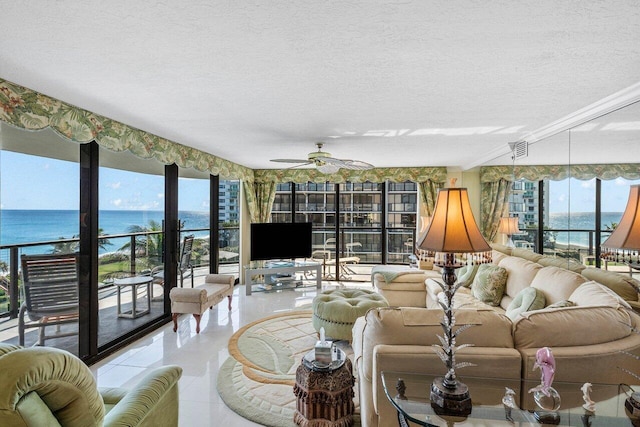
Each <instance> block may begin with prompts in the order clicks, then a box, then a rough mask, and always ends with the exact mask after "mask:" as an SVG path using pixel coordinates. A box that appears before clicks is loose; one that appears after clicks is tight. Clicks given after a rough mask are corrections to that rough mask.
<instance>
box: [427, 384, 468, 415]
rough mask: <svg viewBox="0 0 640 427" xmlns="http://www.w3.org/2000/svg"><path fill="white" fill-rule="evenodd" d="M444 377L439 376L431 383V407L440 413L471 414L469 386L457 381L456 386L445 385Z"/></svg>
mask: <svg viewBox="0 0 640 427" xmlns="http://www.w3.org/2000/svg"><path fill="white" fill-rule="evenodd" d="M443 381H444V378H442V377H438V378H436V379H435V380H433V383H432V384H431V395H430V398H431V407H432V408H433V410H434V411H435V412H436V414H438V415H454V416H464V417H466V416H467V415H469V414H471V396H470V395H469V388H468V387H467V386H466V385H465V384H463V383H461V382H460V381H457V382H456V386H455V387H454V388H450V387H445V385H444V384H443Z"/></svg>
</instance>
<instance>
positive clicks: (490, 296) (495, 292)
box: [471, 264, 507, 307]
mask: <svg viewBox="0 0 640 427" xmlns="http://www.w3.org/2000/svg"><path fill="white" fill-rule="evenodd" d="M506 285H507V270H505V269H504V268H502V267H499V266H497V265H492V264H482V265H480V266H479V267H478V271H477V272H476V276H475V277H474V278H473V284H472V285H471V291H472V293H473V296H474V297H475V298H477V299H479V300H480V301H482V302H484V303H487V304H489V305H492V306H494V307H497V306H498V305H500V300H501V299H502V295H503V294H504V289H505V287H506Z"/></svg>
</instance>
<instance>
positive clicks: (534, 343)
mask: <svg viewBox="0 0 640 427" xmlns="http://www.w3.org/2000/svg"><path fill="white" fill-rule="evenodd" d="M630 322H631V320H630V316H629V313H628V312H626V311H625V310H622V309H616V308H613V307H583V306H575V307H567V308H544V309H542V310H535V311H528V312H525V313H522V314H521V315H520V316H518V318H517V319H516V320H515V321H514V323H513V340H514V343H515V347H516V348H532V347H533V348H535V347H573V346H586V345H594V344H602V343H608V342H612V341H616V340H619V339H622V338H624V337H627V336H629V334H631V333H632V332H631V329H630V328H629V326H628V325H629V324H630ZM598 325H607V326H606V327H598Z"/></svg>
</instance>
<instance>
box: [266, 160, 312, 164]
mask: <svg viewBox="0 0 640 427" xmlns="http://www.w3.org/2000/svg"><path fill="white" fill-rule="evenodd" d="M270 161H271V162H278V163H307V164H308V163H311V162H309V160H307V159H271V160H270Z"/></svg>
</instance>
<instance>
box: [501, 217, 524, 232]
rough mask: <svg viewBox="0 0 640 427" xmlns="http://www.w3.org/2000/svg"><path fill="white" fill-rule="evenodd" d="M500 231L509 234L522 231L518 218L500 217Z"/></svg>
mask: <svg viewBox="0 0 640 427" xmlns="http://www.w3.org/2000/svg"><path fill="white" fill-rule="evenodd" d="M498 233H502V234H506V235H507V236H511V235H512V234H518V233H520V229H519V228H518V218H517V217H511V218H500V225H499V226H498Z"/></svg>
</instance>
